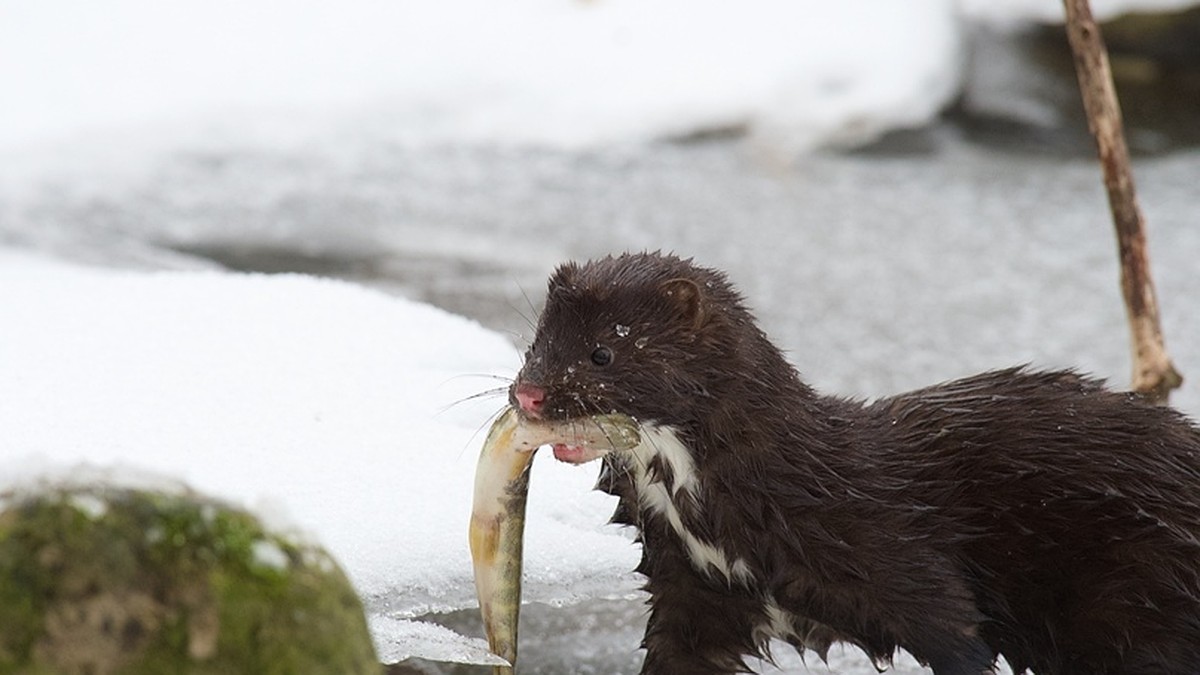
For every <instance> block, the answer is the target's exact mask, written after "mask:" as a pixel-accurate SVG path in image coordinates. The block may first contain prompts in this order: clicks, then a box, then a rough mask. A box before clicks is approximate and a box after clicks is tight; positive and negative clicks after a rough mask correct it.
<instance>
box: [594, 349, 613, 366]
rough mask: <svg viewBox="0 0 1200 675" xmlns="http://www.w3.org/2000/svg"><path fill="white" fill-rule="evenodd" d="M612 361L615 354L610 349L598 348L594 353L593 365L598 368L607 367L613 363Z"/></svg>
mask: <svg viewBox="0 0 1200 675" xmlns="http://www.w3.org/2000/svg"><path fill="white" fill-rule="evenodd" d="M612 360H613V353H612V350H611V349H609V348H608V347H604V346H600V347H596V350H595V351H594V352H592V363H594V364H596V365H598V366H607V365H608V364H610V363H612Z"/></svg>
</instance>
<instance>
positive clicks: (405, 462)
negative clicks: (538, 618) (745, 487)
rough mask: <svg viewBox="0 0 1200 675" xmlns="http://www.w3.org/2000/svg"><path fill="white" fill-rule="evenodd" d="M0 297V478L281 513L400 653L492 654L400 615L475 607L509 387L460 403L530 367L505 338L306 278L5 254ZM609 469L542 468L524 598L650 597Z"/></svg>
mask: <svg viewBox="0 0 1200 675" xmlns="http://www.w3.org/2000/svg"><path fill="white" fill-rule="evenodd" d="M0 288H4V289H5V292H4V293H3V294H0V326H3V327H4V331H3V335H4V337H3V340H2V341H0V373H3V377H2V378H0V439H3V440H2V441H0V485H3V484H5V483H8V484H11V483H12V482H14V481H17V480H27V479H29V478H30V477H31V476H36V475H38V474H42V473H46V472H56V473H58V474H59V475H61V474H62V473H64V472H66V473H71V472H72V471H79V472H81V473H82V474H83V475H88V476H90V475H96V474H95V472H96V471H97V470H101V471H103V470H106V469H104V468H105V467H114V466H115V467H118V473H121V474H124V475H135V476H136V475H140V473H139V472H151V473H153V474H161V475H164V476H169V477H173V478H175V479H178V480H181V481H184V482H186V483H187V484H188V485H190V486H191V487H193V488H195V489H197V490H200V491H201V492H204V493H208V494H211V495H213V496H216V497H219V498H223V499H226V500H229V501H231V502H233V503H235V504H238V505H241V506H245V507H250V508H252V509H254V510H256V511H258V512H264V511H265V512H267V514H268V516H269V518H270V520H272V521H273V522H272V524H276V523H278V522H279V521H280V520H281V516H279V515H278V514H283V516H282V518H285V519H286V520H288V521H290V522H292V523H294V525H295V527H296V528H299V529H300V530H301V531H303V532H306V533H308V534H310V535H311V536H313V537H315V538H316V539H317V540H318V541H319V542H321V543H322V544H323V545H325V546H326V547H327V548H328V549H329V551H330V552H331V553H332V554H333V555H334V556H335V557H336V558H337V559H338V560H339V561H340V562H341V563H342V564H343V565H344V566H345V568H346V570H347V573H348V574H349V576H350V578H351V580H352V581H353V583H354V584H355V586H356V588H357V589H358V590H359V591H360V593H361V594H362V596H363V598H364V601H365V603H366V605H367V608H368V612H369V614H370V615H371V617H370V618H371V625H372V626H373V627H374V630H375V637H376V642H377V644H379V645H380V650H381V652H383V653H384V655H385V656H388V657H390V658H391V660H399V659H401V658H404V657H405V656H408V655H411V654H416V655H425V656H429V657H431V658H450V657H454V656H455V655H456V654H457V658H459V659H461V660H478V659H479V658H481V656H480V655H481V654H482V653H483V652H481V651H480V650H481V649H482V648H481V647H480V646H479V645H478V644H475V645H473V646H472V645H466V646H462V645H460V647H461V649H460V650H459V651H458V652H452V653H450V654H449V655H448V654H447V651H446V650H447V646H446V641H447V636H446V634H445V631H441V632H439V631H436V630H433V629H430V628H429V627H428V626H423V625H413V624H412V622H407V621H403V620H404V619H409V618H412V617H415V616H419V615H423V614H426V613H428V612H432V611H442V610H450V609H458V608H463V607H470V606H474V604H475V600H474V588H473V582H472V577H471V570H470V554H469V552H468V548H467V538H466V532H467V522H468V520H469V511H470V501H471V490H472V484H473V483H472V481H473V476H474V467H475V459H476V457H477V453H478V451H479V448H480V446H481V444H482V442H483V433H482V431H483V430H485V429H486V425H487V424H488V423H489V421H490V418H489V415H491V414H492V413H494V412H496V411H497V410H498V409H499V408H500V406H501V405H502V401H503V399H502V398H501V397H495V398H488V399H486V400H483V401H471V402H467V403H463V404H461V405H452V404H454V402H455V401H460V400H462V399H464V398H465V397H468V396H470V395H472V394H476V393H478V392H481V391H484V390H486V389H489V388H492V387H496V386H502V385H503V382H500V381H498V380H493V379H489V378H487V377H476V376H484V375H500V376H503V375H508V376H511V375H512V374H513V373H514V372H515V369H516V367H517V366H518V365H519V358H518V355H517V353H516V351H515V350H514V348H513V347H512V346H511V345H510V344H509V343H508V342H506V341H505V340H504V339H503V338H501V337H500V336H498V335H496V334H494V333H491V332H488V331H486V330H484V329H482V328H480V327H479V326H478V325H476V324H474V323H472V322H470V321H468V320H466V319H463V318H460V317H456V316H453V315H450V314H446V313H444V312H442V311H440V310H437V309H434V308H431V307H428V306H424V305H420V304H416V303H412V302H408V301H404V300H401V299H396V298H392V297H388V296H385V295H382V294H380V293H376V292H373V291H369V290H366V289H363V288H360V287H356V286H353V285H350V284H346V283H340V282H335V281H327V280H319V279H315V278H309V277H300V276H287V277H279V276H272V277H267V276H248V275H237V274H224V273H205V272H199V273H178V272H176V273H134V272H109V271H97V270H91V269H85V268H80V267H69V266H66V265H62V264H59V263H51V262H47V261H43V260H40V259H35V258H30V257H25V256H22V255H17V254H14V253H12V252H7V253H5V252H3V251H0ZM64 467H66V468H64ZM75 467H80V468H78V469H76V468H75ZM95 467H100V469H96V468H95ZM595 471H596V467H595V466H592V467H585V468H580V467H573V466H568V465H565V464H560V463H557V462H554V461H553V460H552V459H550V458H548V457H543V458H539V459H538V460H537V461H536V462H535V463H534V475H533V477H532V481H533V488H532V490H531V494H530V498H529V505H528V508H529V514H528V520H527V527H528V535H527V541H526V560H527V563H526V569H527V574H528V579H527V581H526V594H527V595H526V597H527V598H528V599H530V600H535V601H543V602H556V603H557V602H570V601H572V600H576V599H581V598H584V597H590V596H605V597H614V596H621V595H625V594H629V593H632V592H633V590H634V589H635V587H636V585H637V582H636V580H635V578H634V576H633V574H632V569H633V568H634V566H635V565H636V563H637V553H638V552H637V549H636V547H635V546H634V545H633V544H631V543H630V541H629V539H628V538H627V535H626V534H625V533H623V532H621V531H620V530H618V529H617V528H614V527H611V526H607V525H604V523H605V522H606V521H607V518H608V515H609V514H610V513H611V511H612V508H613V503H612V502H611V501H610V500H611V498H610V497H608V496H607V495H604V494H601V493H598V492H595V491H592V490H591V486H592V483H593V481H594V479H595ZM151 482H153V481H151ZM472 650H473V651H472Z"/></svg>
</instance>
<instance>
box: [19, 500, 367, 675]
mask: <svg viewBox="0 0 1200 675" xmlns="http://www.w3.org/2000/svg"><path fill="white" fill-rule="evenodd" d="M117 672H120V673H131V674H132V673H195V674H201V673H203V674H208V673H212V674H214V675H215V674H217V673H261V674H269V673H280V674H283V673H345V674H357V673H371V674H373V675H378V674H379V673H380V672H381V667H380V665H379V663H378V661H377V660H376V658H375V653H374V649H373V647H372V645H371V639H370V636H369V634H368V631H367V624H366V620H365V617H364V615H363V610H362V605H361V602H360V600H359V598H358V596H357V595H356V594H355V593H354V590H353V589H352V588H351V586H350V584H349V582H348V581H347V579H346V577H345V575H344V574H343V573H342V571H341V570H340V569H339V568H338V566H337V564H336V563H335V562H334V561H333V560H332V559H331V558H330V557H329V555H328V554H327V553H325V552H324V551H323V550H321V549H320V548H318V547H316V546H314V545H311V544H306V543H300V542H297V541H295V540H293V539H292V538H289V537H287V536H283V535H281V534H277V533H273V532H270V531H268V530H267V529H265V528H264V527H263V525H262V524H261V523H260V522H259V521H258V520H257V519H256V518H255V517H253V516H251V515H250V514H248V513H245V512H243V511H240V510H237V509H234V508H231V507H229V506H227V505H224V504H221V503H219V502H216V501H213V500H209V499H205V498H202V497H199V496H197V495H195V494H194V493H190V492H187V491H185V490H180V491H178V493H170V492H163V491H157V490H143V489H133V488H119V487H112V486H106V485H104V484H94V485H86V486H49V487H47V486H42V487H39V488H36V489H34V488H30V489H21V490H17V491H12V490H10V491H8V492H6V493H2V494H0V673H30V674H33V673H37V674H38V675H44V674H50V673H54V674H60V673H61V674H71V675H74V674H79V675H84V674H88V675H105V674H107V673H117Z"/></svg>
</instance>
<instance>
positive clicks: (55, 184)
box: [0, 80, 1200, 674]
mask: <svg viewBox="0 0 1200 675" xmlns="http://www.w3.org/2000/svg"><path fill="white" fill-rule="evenodd" d="M1038 82H1040V83H1042V84H1045V82H1046V80H1038ZM1003 89H1004V88H1003V87H996V88H994V89H993V91H1002V90H1003ZM1018 89H1020V87H1018ZM1059 90H1060V91H1061V88H1060V89H1059ZM1023 91H1026V92H1027V91H1028V87H1026V88H1025V89H1023ZM1068 91H1070V90H1068ZM970 101H971V98H970V97H969V96H968V97H967V103H970ZM1015 101H1016V102H1017V103H1020V98H1019V97H1017V99H1015ZM977 103H978V101H977ZM1010 103H1012V101H1010ZM981 105H983V107H985V108H988V107H989V106H990V108H991V109H993V110H998V109H1000V108H1003V107H1004V106H1003V105H1002V104H1001V103H1000V102H997V101H991V102H990V103H988V102H984V103H983V104H981ZM968 112H970V114H956V115H950V116H948V117H947V118H946V119H945V120H943V121H942V122H941V123H940V124H938V125H935V126H934V127H932V128H929V129H925V130H920V131H913V132H902V133H897V134H894V135H892V136H891V137H889V138H887V139H885V140H884V141H882V142H880V143H878V144H876V145H874V146H872V147H871V148H868V149H865V150H861V151H857V152H849V153H833V152H826V153H817V154H813V155H809V156H804V157H801V158H783V157H780V156H778V155H777V154H776V153H774V152H772V148H770V147H766V146H764V145H762V144H761V143H755V142H753V141H747V140H745V139H741V138H737V137H732V138H722V137H719V136H717V137H709V138H696V139H690V140H686V141H679V142H662V143H658V144H652V145H648V146H636V147H626V148H607V149H603V150H589V151H577V152H568V151H555V150H531V149H498V148H492V147H460V146H440V147H410V146H403V145H397V144H393V143H389V142H386V141H381V140H379V139H378V138H373V137H371V136H370V135H364V134H362V133H358V132H356V131H355V130H354V129H351V128H344V129H341V130H339V131H337V132H336V133H334V132H331V133H330V134H329V135H327V136H324V137H319V138H309V139H306V140H304V141H302V142H296V143H292V144H290V145H279V144H267V145H262V146H256V145H255V144H253V143H228V144H222V143H215V144H214V143H198V144H180V145H177V146H173V147H172V148H171V149H169V151H165V152H157V151H155V152H143V151H140V150H138V149H137V148H131V149H130V153H131V155H132V156H133V159H131V160H130V161H129V162H128V163H127V164H125V165H122V167H121V168H120V170H119V171H103V172H96V171H93V170H92V169H94V168H95V167H96V166H103V164H102V163H101V164H95V163H92V162H93V160H90V159H89V157H88V155H87V153H80V155H79V156H70V157H66V158H50V159H47V158H44V157H43V158H40V159H39V161H42V162H44V163H45V164H46V166H47V167H48V168H40V169H38V170H37V171H34V170H29V171H24V170H23V171H24V173H20V176H21V177H20V178H19V180H8V181H7V182H5V183H0V187H2V188H3V191H2V192H0V243H6V244H16V245H25V246H31V247H34V248H40V249H43V250H48V251H51V252H54V253H56V254H58V255H62V256H65V257H70V258H74V259H83V260H88V261H92V262H97V263H100V264H106V265H116V266H131V267H150V268H180V267H204V266H220V267H224V268H229V269H237V270H248V271H260V272H272V273H273V272H306V273H314V274H322V275H328V276H334V277H339V278H345V279H350V280H354V281H358V282H362V283H365V284H369V285H372V286H375V287H378V288H380V289H383V290H385V291H387V292H393V293H399V294H403V295H406V296H410V297H414V298H418V299H423V300H427V301H429V302H431V303H433V304H436V305H439V306H442V307H445V308H447V309H450V310H452V311H454V312H458V313H462V314H465V315H467V316H471V317H474V318H476V319H478V320H479V321H481V322H482V323H484V324H485V325H487V326H490V327H494V328H496V329H498V330H502V331H506V332H508V333H510V334H511V335H512V336H513V339H514V341H515V342H517V343H520V342H521V341H522V340H523V339H524V338H527V337H529V336H530V334H531V332H532V329H531V328H530V325H529V322H530V320H531V319H532V317H533V316H534V315H535V313H536V307H537V306H539V305H540V302H541V295H542V288H543V285H544V283H545V278H546V276H547V274H548V273H549V272H550V271H551V270H552V269H553V267H554V265H556V264H557V263H559V262H561V261H563V260H567V259H581V258H588V257H593V256H599V255H604V254H607V253H612V252H620V251H625V250H642V249H664V250H670V251H675V252H677V253H680V254H682V255H688V256H695V257H696V258H697V259H698V260H699V261H701V262H703V263H704V264H708V265H712V266H716V267H719V268H722V269H724V270H726V271H727V272H728V273H729V275H730V277H731V278H732V279H733V280H734V281H735V282H736V283H737V284H738V285H739V286H740V287H741V288H742V289H743V291H744V292H745V294H746V296H747V297H748V299H749V302H750V304H751V305H752V306H753V307H754V308H756V310H757V313H758V316H759V317H760V319H761V321H762V324H763V326H764V328H765V330H766V332H767V333H768V334H769V335H771V336H773V337H774V339H775V340H776V341H777V342H778V343H779V344H780V346H782V347H783V348H784V349H785V350H787V352H788V354H789V356H790V358H791V360H792V361H793V363H794V364H795V365H796V366H797V367H798V369H799V370H800V371H801V372H802V373H803V374H804V376H805V377H806V378H807V379H808V381H809V382H810V383H812V384H813V385H815V386H816V387H818V388H819V389H822V390H824V391H828V392H832V393H839V394H844V395H852V396H861V397H867V398H869V397H875V396H881V395H886V394H889V393H893V392H897V391H901V390H904V389H908V388H912V387H916V386H921V385H925V384H929V383H932V382H935V381H939V380H943V379H947V378H951V377H956V376H961V375H965V374H968V373H972V372H976V371H979V370H984V369H988V368H993V367H1002V366H1007V365H1012V364H1016V363H1025V362H1029V363H1033V364H1036V365H1039V366H1047V367H1065V366H1073V367H1079V368H1081V369H1082V370H1085V371H1089V372H1092V373H1095V374H1098V375H1101V376H1104V377H1108V378H1110V379H1111V380H1112V381H1113V382H1114V383H1115V384H1117V385H1118V386H1123V385H1124V384H1125V383H1126V382H1127V381H1128V378H1129V375H1128V371H1129V357H1128V351H1129V347H1128V337H1127V329H1126V325H1125V317H1124V310H1123V307H1122V304H1121V299H1120V295H1119V287H1118V281H1117V279H1118V265H1117V258H1116V254H1115V246H1114V240H1113V235H1112V227H1111V224H1110V221H1109V216H1108V212H1107V207H1106V203H1105V198H1104V193H1103V191H1102V189H1101V185H1100V180H1099V169H1098V167H1097V165H1096V164H1095V162H1094V160H1092V158H1091V154H1090V149H1089V147H1088V145H1087V139H1086V138H1085V137H1083V135H1082V134H1081V133H1080V132H1079V130H1078V128H1075V129H1074V130H1066V131H1064V129H1063V128H1062V126H1055V125H1050V126H1038V125H1033V124H1028V123H1026V122H1014V121H1012V119H1009V118H1004V119H998V118H994V117H989V116H988V115H980V114H978V110H975V111H968ZM1194 117H1195V115H1194V109H1193V115H1192V116H1191V117H1187V116H1185V119H1186V120H1194ZM1066 119H1067V120H1068V121H1069V119H1070V118H1069V116H1068V117H1067V118H1066ZM1060 121H1061V120H1060ZM1171 124H1174V123H1166V122H1164V123H1162V124H1160V125H1158V126H1155V125H1154V124H1150V125H1149V126H1146V127H1142V128H1135V130H1134V132H1135V133H1134V134H1133V135H1132V137H1133V138H1134V145H1135V147H1136V148H1139V149H1140V150H1142V151H1143V152H1142V153H1141V154H1140V155H1139V157H1138V159H1137V161H1136V163H1135V167H1134V168H1135V176H1136V180H1137V183H1138V186H1139V188H1140V197H1141V203H1142V207H1143V210H1144V211H1145V213H1146V216H1147V221H1148V225H1149V229H1150V244H1151V256H1152V264H1153V272H1154V275H1155V277H1156V281H1157V283H1158V292H1159V299H1160V303H1161V308H1162V312H1163V321H1164V329H1165V334H1166V340H1167V346H1168V348H1169V350H1170V351H1171V353H1172V355H1173V357H1174V359H1175V361H1176V363H1177V364H1178V366H1179V368H1180V370H1181V371H1182V372H1183V373H1184V375H1185V377H1189V378H1190V379H1189V381H1188V382H1187V383H1186V384H1185V387H1184V389H1183V390H1181V391H1179V392H1178V393H1176V394H1175V395H1174V398H1173V403H1174V404H1175V405H1177V406H1179V407H1181V408H1182V409H1184V410H1186V411H1188V412H1190V413H1192V414H1193V415H1196V414H1197V413H1198V412H1200V387H1198V386H1197V384H1196V382H1200V374H1198V373H1200V341H1197V340H1196V339H1195V336H1196V335H1198V334H1200V264H1198V263H1197V260H1198V259H1200V226H1198V225H1197V223H1198V222H1200V150H1197V149H1196V148H1195V145H1194V144H1193V142H1192V140H1189V139H1188V138H1187V134H1186V133H1184V132H1185V131H1186V129H1187V128H1189V127H1187V125H1185V124H1182V123H1180V124H1178V125H1176V126H1171ZM1190 128H1191V129H1193V130H1194V129H1195V128H1197V127H1196V126H1195V125H1194V124H1193V125H1192V126H1191V127H1190ZM1180 130H1183V131H1180ZM1177 132H1179V133H1177ZM1179 138H1183V139H1184V140H1185V141H1186V142H1182V143H1177V142H1175V141H1176V140H1178V139H1179ZM11 169H12V167H11V166H10V167H9V169H8V170H10V175H11ZM413 330H421V326H413ZM425 618H427V619H428V620H432V621H436V622H438V623H443V624H445V625H448V626H451V627H453V628H456V629H458V630H461V631H463V632H465V633H467V634H473V635H480V634H481V633H482V631H481V629H480V628H479V625H478V620H477V618H476V617H475V616H474V612H473V611H462V612H457V613H454V614H450V615H443V616H432V617H425ZM523 620H524V623H523V635H524V636H525V639H524V641H523V644H522V666H523V667H522V672H524V673H531V674H532V673H627V672H635V671H636V669H637V666H638V664H639V663H640V654H639V653H638V652H637V649H636V647H637V644H638V641H639V639H640V634H641V627H642V621H643V606H642V601H641V599H634V600H613V601H596V602H591V603H589V604H587V605H577V606H574V607H571V608H565V609H564V608H553V607H546V606H530V607H528V608H527V609H526V610H525V612H524V615H523ZM777 656H778V657H779V659H778V666H779V670H782V671H783V672H818V673H820V672H830V670H831V671H832V672H837V673H846V674H852V673H873V672H875V670H874V668H873V667H872V665H871V664H870V663H869V662H867V661H866V660H865V659H863V658H861V657H860V656H857V655H856V654H855V653H853V652H847V653H845V654H835V655H834V656H833V658H831V669H830V670H827V669H826V667H825V666H823V665H821V664H820V663H819V662H818V661H817V660H816V659H814V658H811V657H810V659H809V661H810V662H811V663H810V664H809V666H811V669H809V670H806V667H805V666H804V665H803V664H802V663H801V661H800V660H799V658H798V657H796V656H795V655H794V653H792V652H791V650H790V649H787V648H782V647H781V648H780V649H779V650H778V653H777ZM413 665H414V666H416V667H419V668H420V669H422V670H423V671H428V672H447V673H467V672H481V671H480V670H478V669H471V668H468V667H461V668H459V667H454V666H443V665H439V664H431V663H417V664H413ZM762 670H763V672H777V671H776V670H774V666H770V665H767V664H764V665H763V668H762ZM894 672H897V673H917V672H924V671H922V670H921V669H920V668H919V667H917V666H916V665H915V664H913V663H912V662H911V661H907V660H901V661H900V662H898V665H897V668H896V669H895V671H894Z"/></svg>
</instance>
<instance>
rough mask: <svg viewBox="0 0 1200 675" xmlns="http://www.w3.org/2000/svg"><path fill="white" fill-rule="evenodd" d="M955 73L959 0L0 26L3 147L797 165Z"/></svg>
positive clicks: (550, 2)
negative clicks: (331, 134) (139, 143)
mask: <svg viewBox="0 0 1200 675" xmlns="http://www.w3.org/2000/svg"><path fill="white" fill-rule="evenodd" d="M958 56H959V44H958V29H957V20H956V16H955V4H954V2H953V0H906V1H905V2H895V0H852V1H847V2H828V1H827V0H793V1H790V2H784V1H780V0H749V1H747V2H742V3H726V2H720V1H718V0H591V1H583V0H511V1H510V2H505V3H495V2H491V1H490V0H445V1H442V2H391V1H387V0H351V1H350V2H346V3H338V4H337V5H331V4H329V3H321V2H316V1H315V0H300V1H297V0H257V1H256V2H250V3H246V2H239V1H237V0H183V1H181V2H171V3H162V2H157V1H156V0H112V1H110V2H105V3H102V4H98V3H89V2H82V1H78V0H76V1H69V0H57V1H51V2H38V3H34V2H25V3H22V4H21V6H20V7H19V8H17V9H16V10H15V11H14V10H11V9H10V10H9V11H7V12H6V14H5V19H4V21H3V22H0V98H3V100H4V101H5V105H4V109H3V111H2V112H0V115H3V124H0V149H3V148H4V147H13V146H18V145H22V144H29V143H35V142H40V141H55V140H61V139H63V138H68V137H72V136H74V135H78V136H79V137H84V136H87V137H92V138H94V137H96V136H105V135H111V134H113V133H118V132H120V131H125V132H129V131H130V130H132V133H131V135H133V136H146V135H147V134H148V133H149V131H148V129H149V127H148V126H147V125H148V124H150V123H162V122H164V121H170V120H174V121H175V122H176V126H175V127H173V128H172V132H171V133H172V134H173V135H175V136H178V135H180V134H185V133H197V130H198V129H202V128H209V129H208V131H202V132H200V133H211V132H212V129H211V127H216V128H220V129H221V130H222V132H221V133H226V134H234V135H238V134H242V135H246V134H248V135H251V136H254V137H259V136H265V137H271V136H274V135H279V134H283V135H287V134H290V133H295V132H296V130H297V129H305V128H308V127H311V126H312V125H314V124H316V125H317V126H320V125H323V124H327V123H330V122H329V119H328V118H330V117H337V119H338V124H339V125H341V126H343V127H348V128H351V129H354V130H355V131H356V132H360V133H368V134H372V135H381V136H384V137H395V138H399V139H403V140H408V141H455V142H464V141H466V142H486V143H504V144H514V143H515V144H523V143H529V144H542V145H553V146H567V147H574V146H581V145H590V144H596V143H606V142H614V141H620V142H628V141H642V140H646V139H654V138H661V137H664V136H674V135H683V134H689V133H694V132H697V131H701V130H705V129H711V128H714V127H727V126H735V125H745V126H749V127H751V128H753V129H755V130H758V131H761V132H763V133H766V134H768V137H769V138H770V139H771V140H772V141H773V142H777V143H781V144H783V145H784V146H785V147H803V146H807V145H810V144H812V143H819V142H829V141H835V140H842V139H863V138H867V137H870V136H871V135H873V134H876V133H879V132H880V131H882V130H885V129H888V128H892V127H895V126H908V125H917V124H921V123H923V122H925V121H927V120H928V119H930V117H931V116H932V115H934V114H935V113H936V112H937V111H938V110H939V109H940V108H941V106H942V105H943V104H944V103H945V102H946V101H947V100H948V99H949V98H950V97H951V96H953V94H954V92H955V90H956V88H957V77H958V60H959V59H958ZM218 135H219V134H218Z"/></svg>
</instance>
